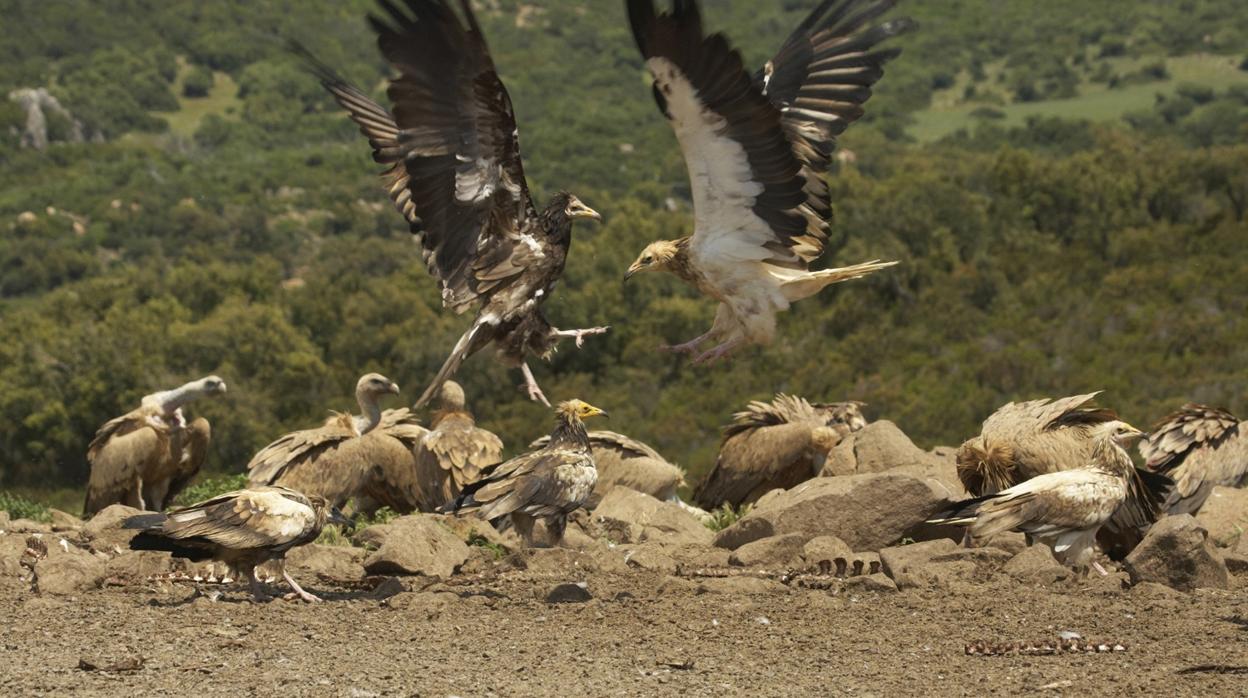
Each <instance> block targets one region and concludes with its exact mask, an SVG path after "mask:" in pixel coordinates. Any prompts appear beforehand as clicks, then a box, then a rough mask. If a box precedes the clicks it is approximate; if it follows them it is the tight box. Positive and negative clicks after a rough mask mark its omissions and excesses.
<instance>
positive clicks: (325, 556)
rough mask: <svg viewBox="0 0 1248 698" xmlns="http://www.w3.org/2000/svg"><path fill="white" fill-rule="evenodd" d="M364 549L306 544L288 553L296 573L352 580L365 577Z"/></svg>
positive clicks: (287, 556) (288, 564) (287, 561)
mask: <svg viewBox="0 0 1248 698" xmlns="http://www.w3.org/2000/svg"><path fill="white" fill-rule="evenodd" d="M363 562H364V551H363V550H361V549H359V548H352V547H348V546H345V545H318V544H316V543H313V544H311V545H304V546H301V547H298V548H294V549H293V550H291V551H290V552H289V553H286V568H287V569H288V570H290V571H291V572H292V573H294V574H299V575H301V576H302V575H313V576H317V577H327V578H329V579H341V580H345V581H351V580H356V579H361V578H363V577H364V565H363Z"/></svg>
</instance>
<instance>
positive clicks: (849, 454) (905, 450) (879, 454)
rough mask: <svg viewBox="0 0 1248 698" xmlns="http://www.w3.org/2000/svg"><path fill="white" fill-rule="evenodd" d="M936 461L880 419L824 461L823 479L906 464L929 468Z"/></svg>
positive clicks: (908, 438) (854, 433)
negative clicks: (824, 477)
mask: <svg viewBox="0 0 1248 698" xmlns="http://www.w3.org/2000/svg"><path fill="white" fill-rule="evenodd" d="M938 460H939V459H938V458H936V457H934V456H932V455H931V454H929V453H927V452H926V451H924V450H922V449H920V448H919V447H918V446H915V445H914V442H913V441H911V440H910V437H908V436H906V434H905V432H903V431H902V430H901V429H899V428H898V427H897V425H896V424H893V423H892V422H890V421H888V420H887V419H881V420H879V421H878V422H872V423H870V424H868V425H867V426H865V427H863V428H862V429H860V430H858V431H855V432H852V433H850V434H849V435H847V436H846V437H845V438H843V439H841V442H840V443H839V444H837V445H836V446H835V447H834V448H833V449H832V452H831V453H829V454H828V458H827V460H826V461H825V462H824V465H823V470H822V471H821V472H820V474H821V475H824V476H836V475H855V474H858V473H878V472H883V471H885V470H891V469H893V468H897V467H901V466H906V465H928V464H931V463H934V462H936V461H938Z"/></svg>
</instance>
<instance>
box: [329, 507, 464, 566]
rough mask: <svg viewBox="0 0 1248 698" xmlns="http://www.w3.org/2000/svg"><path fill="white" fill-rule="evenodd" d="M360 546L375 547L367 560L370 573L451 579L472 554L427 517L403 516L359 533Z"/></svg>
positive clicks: (357, 536)
mask: <svg viewBox="0 0 1248 698" xmlns="http://www.w3.org/2000/svg"><path fill="white" fill-rule="evenodd" d="M353 540H354V541H355V543H356V544H357V545H363V546H367V547H372V548H374V550H373V552H371V553H369V555H368V557H367V558H365V560H364V569H365V571H367V572H368V573H369V574H418V575H424V576H428V577H449V576H451V575H452V574H454V573H455V571H456V570H457V569H459V566H460V565H462V564H464V562H465V561H466V560H467V559H468V556H469V555H470V554H471V551H469V550H468V546H467V545H465V544H464V542H463V541H461V540H460V539H459V538H458V537H457V536H456V535H455V534H454V533H452V532H451V531H450V529H448V528H446V527H445V526H443V525H442V524H440V523H438V521H437V519H436V518H435V517H432V516H429V515H427V514H412V515H409V516H400V517H399V518H397V519H395V520H393V521H391V522H390V523H387V524H381V525H380V526H369V527H368V528H366V529H364V530H362V531H360V532H359V533H357V534H355V537H354V539H353Z"/></svg>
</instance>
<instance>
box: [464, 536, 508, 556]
mask: <svg viewBox="0 0 1248 698" xmlns="http://www.w3.org/2000/svg"><path fill="white" fill-rule="evenodd" d="M468 545H475V546H476V547H478V548H485V549H486V550H488V551H490V552H491V553H494V559H495V560H501V559H503V556H504V555H506V554H507V549H506V548H504V547H503V546H501V545H499V544H498V543H494V542H492V541H490V539H489V538H486V537H485V536H483V535H481V534H480V533H469V534H468Z"/></svg>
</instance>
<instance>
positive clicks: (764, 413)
mask: <svg viewBox="0 0 1248 698" xmlns="http://www.w3.org/2000/svg"><path fill="white" fill-rule="evenodd" d="M862 407H863V403H861V402H833V403H818V402H817V403H810V402H807V401H806V399H805V398H800V397H796V396H792V395H784V394H783V393H781V394H778V395H776V398H775V399H774V400H772V401H771V402H770V403H767V402H761V401H754V402H751V403H750V404H749V406H748V407H746V409H745V410H744V411H741V412H738V413H736V414H734V415H733V416H732V424H729V425H728V426H727V427H725V429H724V442H723V444H722V445H721V446H720V449H719V457H718V458H716V459H715V467H714V468H712V469H711V471H710V472H709V473H707V474H706V476H705V477H704V478H702V481H701V482H700V483H698V486H697V487H696V488H695V489H694V493H693V501H694V503H695V504H697V505H698V506H700V507H702V508H703V509H714V508H716V507H718V506H720V505H722V504H728V505H730V506H732V507H734V508H735V507H739V506H741V505H742V504H753V503H754V502H755V501H757V500H758V498H759V497H762V496H763V495H764V494H766V493H768V492H770V491H771V490H775V489H789V488H790V487H794V486H796V485H798V484H800V483H802V482H805V481H806V480H809V479H810V478H812V477H814V476H816V475H818V474H819V471H820V470H822V469H823V463H824V461H825V460H826V459H827V456H828V453H829V452H830V451H831V450H832V448H833V447H835V446H836V445H837V444H839V443H840V442H841V439H843V438H845V436H846V435H848V434H849V433H850V432H854V431H858V430H859V429H861V428H863V427H865V426H866V425H867V420H866V418H864V417H863V416H862Z"/></svg>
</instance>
